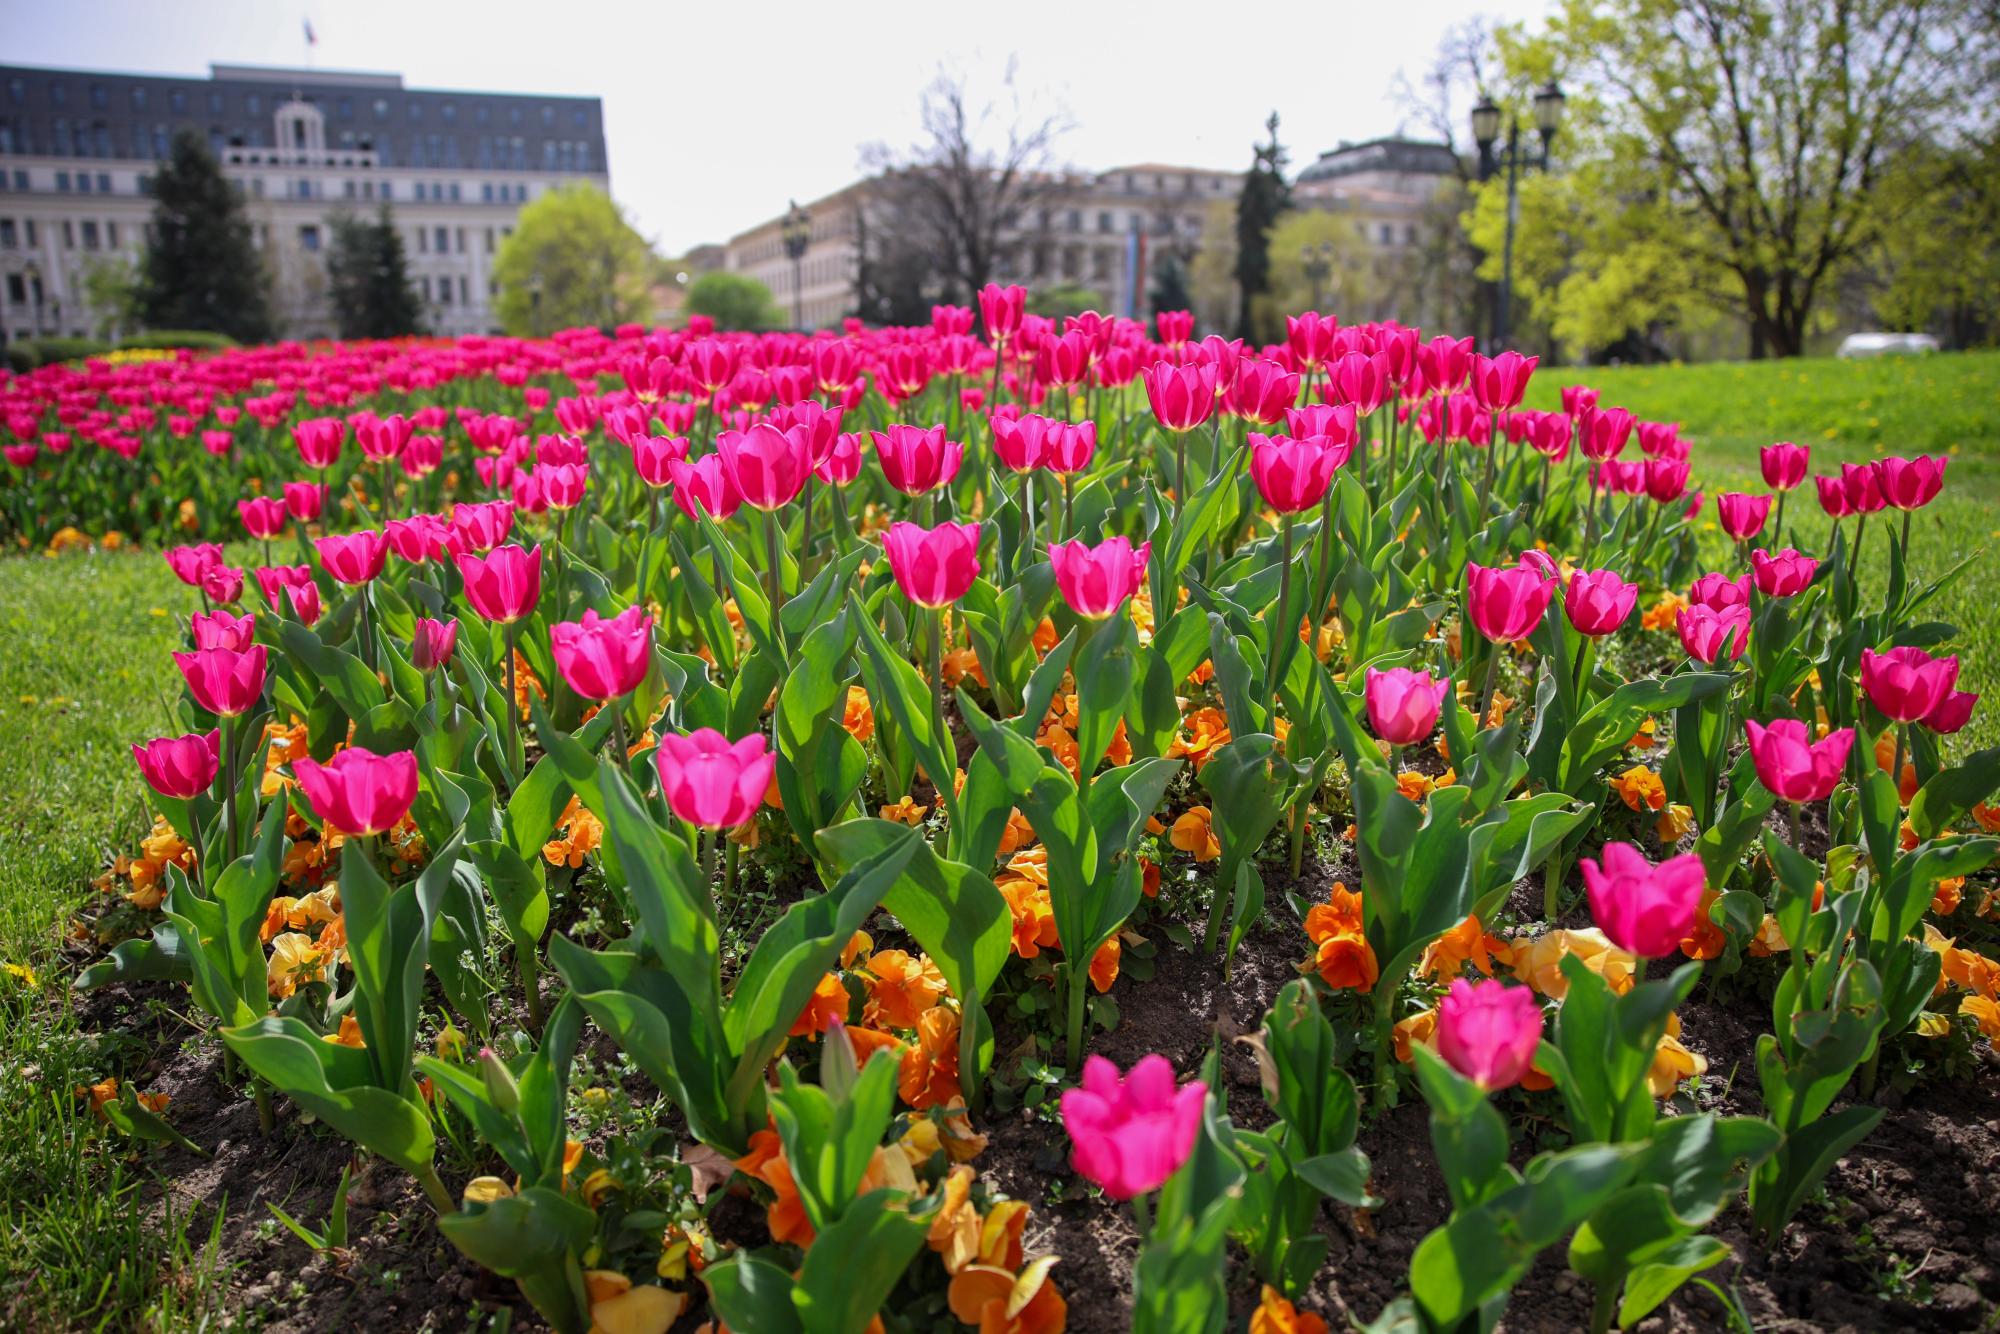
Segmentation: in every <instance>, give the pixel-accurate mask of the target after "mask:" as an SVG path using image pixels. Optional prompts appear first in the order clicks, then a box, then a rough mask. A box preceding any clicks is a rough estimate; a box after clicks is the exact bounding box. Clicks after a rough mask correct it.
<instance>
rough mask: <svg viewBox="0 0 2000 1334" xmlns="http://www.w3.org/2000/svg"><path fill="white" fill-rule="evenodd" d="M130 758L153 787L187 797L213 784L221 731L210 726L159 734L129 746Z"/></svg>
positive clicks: (169, 794) (219, 758)
mask: <svg viewBox="0 0 2000 1334" xmlns="http://www.w3.org/2000/svg"><path fill="white" fill-rule="evenodd" d="M132 758H133V759H135V760H137V761H138V762H139V772H140V773H141V774H142V775H143V776H144V777H145V779H146V785H147V786H148V787H150V788H152V789H153V791H155V792H157V793H159V794H160V795H161V796H163V797H172V798H174V799H176V800H178V801H189V800H192V799H193V798H195V797H198V796H200V795H201V794H202V793H204V792H206V791H208V790H209V788H211V787H213V786H214V785H215V773H216V770H217V769H219V768H221V767H222V733H221V731H220V730H218V729H215V728H210V729H209V730H208V731H207V732H190V733H188V734H187V735H186V736H176V737H166V736H163V737H159V738H156V739H155V740H152V741H148V742H147V743H146V744H145V745H143V746H137V745H135V746H133V747H132Z"/></svg>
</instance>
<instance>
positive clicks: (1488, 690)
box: [1472, 627, 1560, 732]
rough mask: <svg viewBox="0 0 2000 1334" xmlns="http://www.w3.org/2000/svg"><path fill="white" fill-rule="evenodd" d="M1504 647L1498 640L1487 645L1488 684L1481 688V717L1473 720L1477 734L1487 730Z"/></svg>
mask: <svg viewBox="0 0 2000 1334" xmlns="http://www.w3.org/2000/svg"><path fill="white" fill-rule="evenodd" d="M1558 628H1560V627H1558ZM1504 647H1505V645H1504V644H1502V643H1501V642H1500V641H1499V640H1497V639H1495V640H1492V641H1490V642H1489V643H1488V645H1487V648H1488V656H1487V659H1486V682H1485V684H1484V685H1482V686H1480V687H1479V716H1478V717H1476V718H1474V719H1473V720H1472V724H1473V727H1472V730H1473V731H1475V732H1478V731H1483V730H1485V727H1486V714H1487V711H1488V710H1490V709H1491V708H1492V707H1493V683H1494V681H1495V679H1497V678H1498V677H1499V675H1500V650H1501V649H1502V648H1504Z"/></svg>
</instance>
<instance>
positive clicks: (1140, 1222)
mask: <svg viewBox="0 0 2000 1334" xmlns="http://www.w3.org/2000/svg"><path fill="white" fill-rule="evenodd" d="M1132 1222H1133V1223H1134V1224H1135V1225H1137V1227H1138V1229H1139V1244H1140V1245H1141V1246H1143V1245H1145V1244H1146V1240H1147V1238H1149V1237H1151V1236H1152V1235H1153V1205H1152V1202H1151V1201H1150V1200H1149V1199H1147V1197H1146V1192H1145V1191H1143V1190H1142V1191H1140V1192H1139V1193H1138V1194H1137V1195H1134V1196H1133V1197H1132ZM1270 1234H1271V1236H1273V1237H1275V1236H1277V1235H1278V1229H1277V1228H1275V1227H1274V1228H1272V1229H1271V1233H1270Z"/></svg>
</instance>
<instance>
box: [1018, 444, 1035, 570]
mask: <svg viewBox="0 0 2000 1334" xmlns="http://www.w3.org/2000/svg"><path fill="white" fill-rule="evenodd" d="M1034 550H1035V474H1034V471H1033V469H1030V470H1029V471H1027V472H1024V473H1022V474H1021V549H1020V551H1019V552H1018V553H1016V555H1015V557H1014V567H1015V569H1014V573H1015V577H1016V578H1019V577H1020V572H1021V571H1022V570H1025V569H1027V568H1028V562H1029V560H1030V559H1031V558H1032V555H1033V553H1034Z"/></svg>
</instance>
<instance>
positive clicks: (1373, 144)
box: [1298, 135, 1458, 184]
mask: <svg viewBox="0 0 2000 1334" xmlns="http://www.w3.org/2000/svg"><path fill="white" fill-rule="evenodd" d="M1457 170H1458V158H1457V156H1456V155H1454V154H1453V153H1452V151H1451V149H1450V147H1448V146H1447V145H1445V144H1441V143H1437V142H1435V141H1433V140H1428V139H1405V138H1402V137H1401V136H1398V135H1389V136H1386V137H1384V138H1380V139H1368V140H1364V141H1362V142H1361V143H1358V144H1356V143H1342V144H1340V145H1339V146H1337V147H1334V148H1329V149H1327V150H1326V151H1325V152H1324V153H1321V154H1320V155H1319V158H1318V160H1317V161H1315V162H1313V163H1311V164H1310V165H1308V166H1307V167H1306V169H1305V170H1304V171H1301V172H1300V173H1299V175H1298V181H1299V183H1300V184H1304V183H1306V182H1309V181H1324V180H1331V179H1333V178H1335V177H1339V176H1353V175H1357V174H1359V173H1361V172H1364V171H1384V172H1403V173H1407V174H1412V175H1421V176H1445V175H1450V174H1451V173H1453V172H1456V171H1457Z"/></svg>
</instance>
